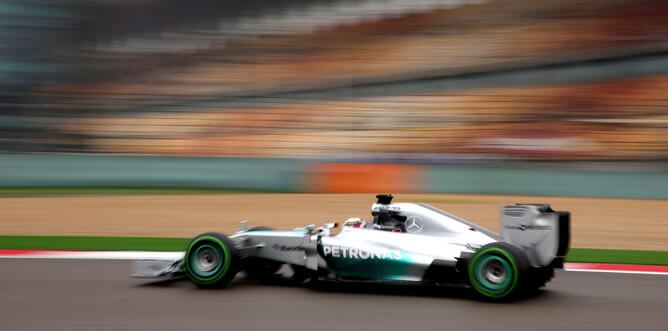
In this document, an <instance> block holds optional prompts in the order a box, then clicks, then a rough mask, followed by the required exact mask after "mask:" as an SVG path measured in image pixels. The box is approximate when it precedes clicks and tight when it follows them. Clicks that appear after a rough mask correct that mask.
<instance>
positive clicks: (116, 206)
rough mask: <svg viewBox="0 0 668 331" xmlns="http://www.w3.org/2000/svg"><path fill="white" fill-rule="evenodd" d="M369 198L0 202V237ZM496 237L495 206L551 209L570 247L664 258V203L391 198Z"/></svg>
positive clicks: (224, 226) (274, 218)
mask: <svg viewBox="0 0 668 331" xmlns="http://www.w3.org/2000/svg"><path fill="white" fill-rule="evenodd" d="M374 200H375V198H374V195H373V194H297V193H287V194H286V193H283V194H281V193H275V194H254V193H242V194H202V195H192V194H188V195H104V196H56V197H7V198H0V210H2V215H1V216H0V234H5V235H7V234H24V235H104V236H140V237H189V236H193V235H196V234H198V233H201V232H206V231H212V230H215V231H220V232H223V233H232V232H234V231H236V229H237V228H238V225H239V221H240V220H248V224H249V226H260V225H261V226H271V227H274V228H292V227H296V226H303V225H306V224H311V223H315V224H321V223H324V222H328V221H332V220H334V221H339V222H341V221H344V220H345V219H347V218H348V217H363V218H369V217H370V204H371V203H372V202H373V201H374ZM395 200H396V201H410V202H424V203H429V204H432V205H434V206H436V207H438V208H441V209H444V210H446V211H448V212H451V213H453V214H456V215H459V216H461V217H464V218H467V219H469V220H472V221H474V222H476V223H478V224H480V225H482V226H485V227H487V228H489V229H491V230H495V231H497V230H498V228H499V224H498V217H499V215H498V213H499V206H500V205H502V204H509V203H542V202H545V203H550V204H552V206H553V208H554V209H556V210H569V211H571V212H572V225H573V229H572V246H573V247H590V248H610V249H632V250H657V251H668V241H667V240H666V238H668V221H667V219H666V215H668V201H667V200H635V199H634V200H632V199H595V198H575V197H540V196H533V197H528V196H482V195H442V194H397V195H396V198H395Z"/></svg>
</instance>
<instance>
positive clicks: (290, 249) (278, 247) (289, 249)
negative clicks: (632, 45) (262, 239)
mask: <svg viewBox="0 0 668 331" xmlns="http://www.w3.org/2000/svg"><path fill="white" fill-rule="evenodd" d="M271 248H273V249H275V250H277V251H281V252H304V251H306V248H304V246H287V245H279V244H273V245H271Z"/></svg>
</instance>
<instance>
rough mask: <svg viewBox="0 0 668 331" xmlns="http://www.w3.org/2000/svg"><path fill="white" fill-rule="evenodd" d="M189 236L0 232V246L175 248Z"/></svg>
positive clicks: (173, 249) (163, 249)
mask: <svg viewBox="0 0 668 331" xmlns="http://www.w3.org/2000/svg"><path fill="white" fill-rule="evenodd" d="M189 240H190V239H189V238H142V237H88V236H76V237H70V236H67V237H60V236H0V249H39V250H86V251H179V250H185V247H186V245H187V244H188V241H189Z"/></svg>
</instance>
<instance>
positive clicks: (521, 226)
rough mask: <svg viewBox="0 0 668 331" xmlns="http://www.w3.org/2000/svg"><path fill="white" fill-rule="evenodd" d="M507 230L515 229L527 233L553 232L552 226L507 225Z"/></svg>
mask: <svg viewBox="0 0 668 331" xmlns="http://www.w3.org/2000/svg"><path fill="white" fill-rule="evenodd" d="M504 228H506V229H513V230H520V231H526V230H552V226H551V225H526V224H520V225H506V226H504Z"/></svg>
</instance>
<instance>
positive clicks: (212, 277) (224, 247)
mask: <svg viewBox="0 0 668 331" xmlns="http://www.w3.org/2000/svg"><path fill="white" fill-rule="evenodd" d="M183 266H184V271H185V274H186V276H187V277H188V279H190V281H191V282H192V283H193V284H195V285H197V286H199V287H205V288H213V287H222V286H225V285H227V284H228V283H229V282H231V281H232V279H234V276H236V274H237V272H238V271H239V252H238V251H237V249H236V247H235V246H234V244H233V243H232V241H231V240H230V239H229V238H227V237H225V236H224V235H222V234H220V233H214V232H209V233H204V234H201V235H199V236H197V237H195V239H193V240H192V241H191V242H190V244H189V245H188V249H187V250H186V255H185V257H184V260H183Z"/></svg>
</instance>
